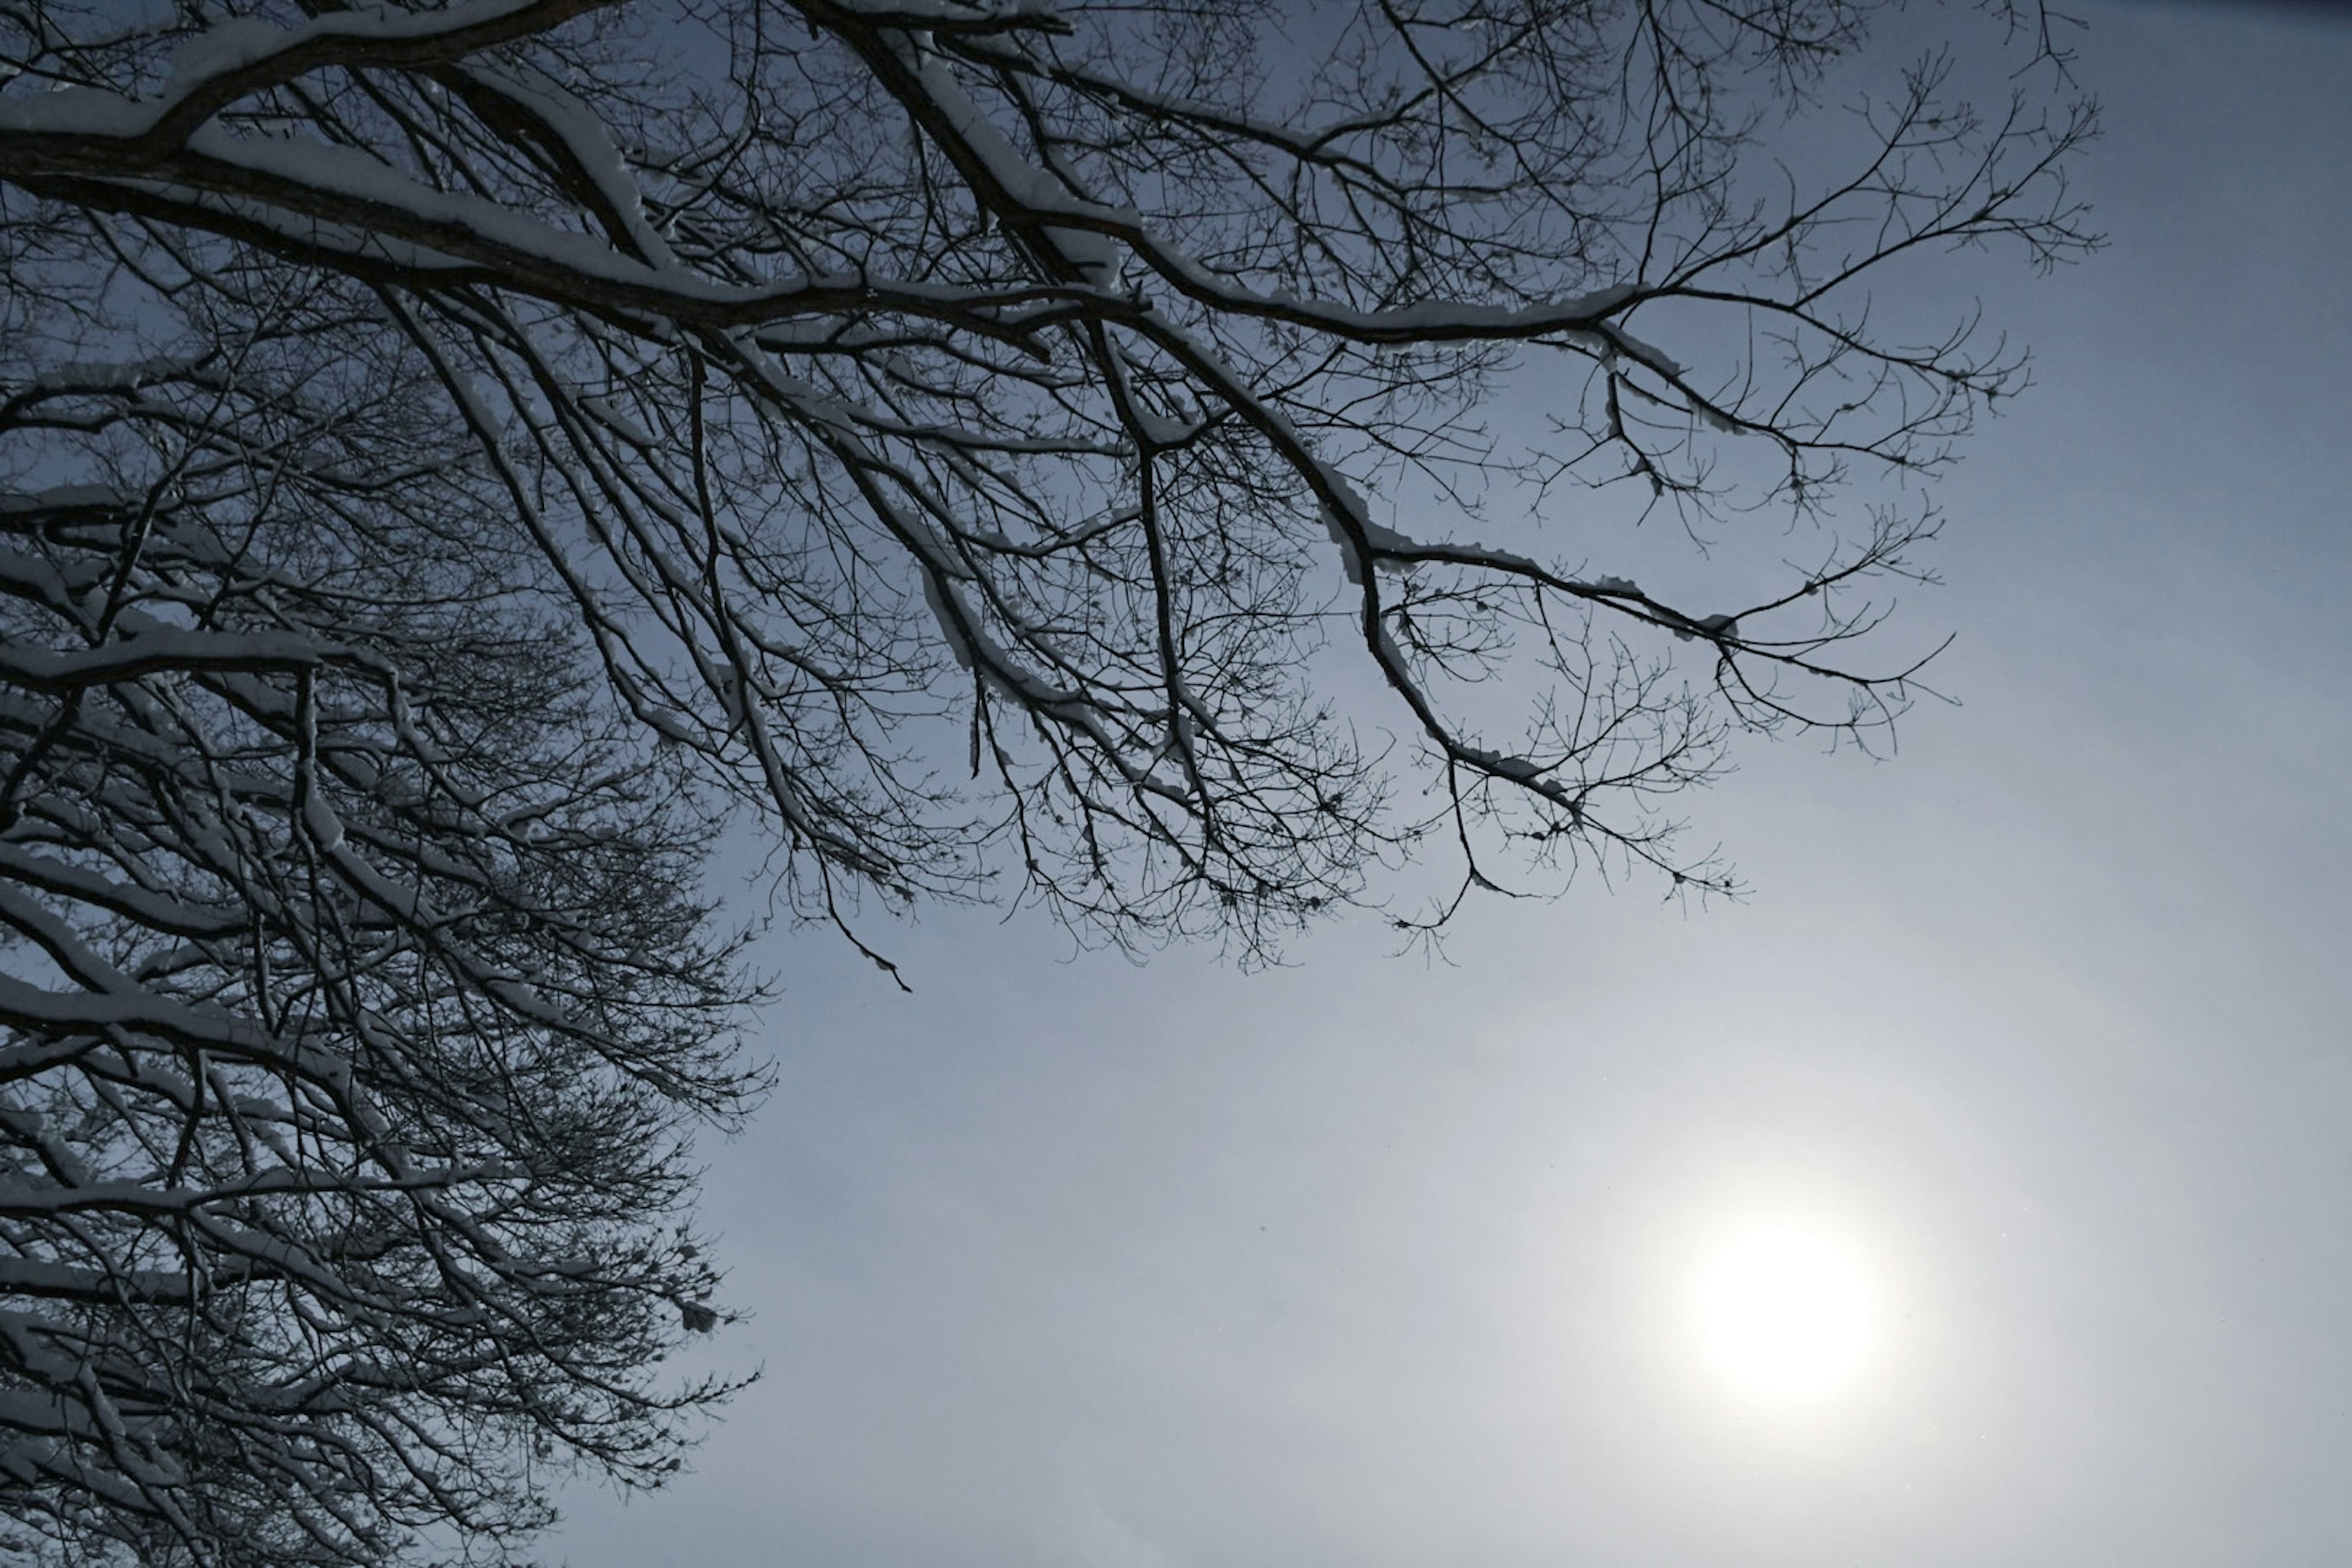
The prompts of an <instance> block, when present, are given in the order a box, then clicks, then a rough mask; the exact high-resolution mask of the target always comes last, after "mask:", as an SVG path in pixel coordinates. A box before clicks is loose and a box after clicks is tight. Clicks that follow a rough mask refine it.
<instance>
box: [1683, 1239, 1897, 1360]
mask: <svg viewBox="0 0 2352 1568" xmlns="http://www.w3.org/2000/svg"><path fill="white" fill-rule="evenodd" d="M1872 1294H1873V1292H1872V1289H1871V1285H1870V1280H1869V1279H1868V1278H1867V1277H1866V1276H1865V1275H1864V1272H1863V1270H1862V1269H1861V1268H1860V1267H1859V1266H1857V1265H1856V1263H1855V1262H1854V1260H1853V1258H1852V1257H1850V1256H1849V1255H1848V1254H1847V1253H1846V1252H1845V1250H1844V1249H1843V1248H1842V1247H1839V1246H1838V1245H1837V1244H1836V1243H1834V1242H1832V1241H1831V1240H1829V1239H1828V1238H1826V1237H1821V1236H1818V1235H1815V1234H1813V1233H1812V1232H1810V1231H1805V1230H1800V1229H1796V1228H1793V1227H1783V1228H1776V1229H1770V1230H1757V1231H1750V1232H1748V1234H1746V1235H1744V1236H1741V1237H1738V1238H1737V1239H1736V1240H1734V1241H1733V1242H1731V1244H1730V1245H1729V1246H1727V1247H1725V1248H1724V1249H1723V1250H1722V1251H1721V1252H1720V1253H1718V1254H1717V1255H1716V1256H1715V1258H1714V1259H1713V1260H1712V1262H1711V1263H1710V1264H1709V1266H1708V1267H1707V1268H1706V1270H1705V1272H1704V1274H1703V1275H1702V1277H1701V1279H1700V1283H1699V1290H1698V1300H1697V1308H1698V1311H1697V1318H1698V1327H1699V1332H1700V1336H1701V1338H1702V1340H1703V1341H1704V1342H1705V1345H1706V1352H1707V1354H1708V1355H1709V1357H1710V1358H1711V1359H1712V1360H1713V1361H1714V1363H1715V1364H1716V1366H1717V1369H1718V1370H1720V1371H1721V1372H1723V1373H1725V1374H1726V1375H1727V1376H1728V1377H1729V1378H1730V1379H1731V1380H1732V1381H1733V1382H1734V1383H1735V1384H1738V1385H1739V1386H1740V1387H1741V1388H1742V1389H1744V1390H1746V1391H1747V1392H1748V1393H1751V1394H1760V1395H1765V1396H1768V1397H1771V1398H1775V1399H1787V1400H1804V1399H1812V1398H1817V1397H1819V1396H1821V1395H1823V1394H1831V1393H1833V1392H1835V1391H1836V1390H1837V1389H1838V1388H1839V1387H1841V1386H1842V1385H1843V1384H1845V1383H1846V1382H1847V1380H1848V1379H1849V1378H1851V1377H1852V1376H1853V1373H1854V1371H1855V1370H1856V1369H1857V1368H1858V1367H1859V1366H1860V1365H1861V1363H1862V1362H1863V1361H1864V1359H1865V1358H1866V1357H1867V1355H1868V1354H1869V1352H1870V1348H1871V1339H1872V1334H1873V1330H1874V1323H1873V1317H1874V1312H1873V1301H1872Z"/></svg>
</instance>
